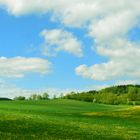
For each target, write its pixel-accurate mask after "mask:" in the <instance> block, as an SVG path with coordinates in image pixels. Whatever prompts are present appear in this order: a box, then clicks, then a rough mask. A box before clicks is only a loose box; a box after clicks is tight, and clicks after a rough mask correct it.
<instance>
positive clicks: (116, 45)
mask: <svg viewBox="0 0 140 140" xmlns="http://www.w3.org/2000/svg"><path fill="white" fill-rule="evenodd" d="M111 43H112V44H109V47H108V48H107V47H104V46H103V47H98V48H97V51H98V53H99V54H101V55H103V56H106V57H108V58H109V59H110V60H109V61H108V62H105V63H101V64H96V65H93V66H90V67H88V66H86V65H81V66H78V67H77V68H76V73H77V74H78V75H81V76H83V77H85V78H90V79H96V80H101V81H102V80H111V79H116V78H121V77H129V78H136V79H139V78H140V73H139V71H140V61H139V60H140V47H139V46H136V44H132V43H131V42H128V41H127V40H121V39H117V40H114V41H113V42H111Z"/></svg>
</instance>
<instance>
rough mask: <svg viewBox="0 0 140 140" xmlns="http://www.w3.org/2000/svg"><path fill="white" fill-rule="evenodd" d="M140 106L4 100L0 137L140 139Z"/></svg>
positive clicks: (12, 139) (0, 111)
mask: <svg viewBox="0 0 140 140" xmlns="http://www.w3.org/2000/svg"><path fill="white" fill-rule="evenodd" d="M139 120H140V107H133V106H111V105H99V104H93V103H86V102H79V101H72V100H51V101H19V102H18V101H1V102H0V140H3V139H4V140H19V139H20V140H24V139H26V140H28V139H29V140H32V139H35V140H47V139H49V140H60V139H62V140H65V139H67V140H70V139H74V140H76V139H77V140H79V139H80V140H85V139H87V140H90V139H91V140H92V139H93V140H96V139H97V140H102V139H104V140H109V139H110V140H112V139H113V140H121V139H122V140H123V139H124V140H130V139H136V140H138V139H140V132H139V130H140V121H139Z"/></svg>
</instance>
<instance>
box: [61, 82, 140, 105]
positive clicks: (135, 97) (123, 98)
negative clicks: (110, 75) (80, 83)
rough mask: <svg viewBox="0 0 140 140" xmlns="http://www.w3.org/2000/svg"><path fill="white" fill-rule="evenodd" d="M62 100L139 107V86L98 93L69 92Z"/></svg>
mask: <svg viewBox="0 0 140 140" xmlns="http://www.w3.org/2000/svg"><path fill="white" fill-rule="evenodd" d="M63 98H64V99H73V100H79V101H87V102H95V103H103V104H112V105H117V104H132V105H135V104H136V105H140V85H121V86H112V87H108V88H105V89H102V90H99V91H96V90H93V91H88V92H80V93H78V92H77V93H76V92H71V93H69V94H67V95H65V96H63Z"/></svg>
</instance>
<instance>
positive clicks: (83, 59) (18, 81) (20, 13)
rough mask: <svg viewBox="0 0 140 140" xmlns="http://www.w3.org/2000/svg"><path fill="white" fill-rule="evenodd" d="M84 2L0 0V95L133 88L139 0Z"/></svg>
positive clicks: (139, 32) (137, 55)
mask: <svg viewBox="0 0 140 140" xmlns="http://www.w3.org/2000/svg"><path fill="white" fill-rule="evenodd" d="M88 1H89V3H86V1H85V0H82V1H80V0H72V1H71V2H66V1H64V0H60V3H59V4H58V3H56V2H51V1H49V0H46V1H45V0H40V3H37V1H35V0H31V1H30V3H29V4H28V6H27V2H26V0H19V1H13V2H12V1H10V0H9V1H8V0H7V1H4V0H0V25H1V26H0V63H1V64H0V69H1V72H0V81H1V82H0V83H1V86H0V87H1V93H0V95H1V96H7V97H14V96H15V95H19V94H20V93H19V92H20V91H22V93H23V94H24V95H25V96H28V94H29V93H31V92H32V91H33V92H36V90H49V91H50V90H52V89H53V92H54V91H55V90H58V89H59V92H61V91H62V92H63V91H65V90H66V91H67V90H68V91H69V90H93V89H98V88H101V87H105V86H110V85H116V84H139V78H140V74H139V71H140V65H139V64H140V62H139V61H138V60H139V59H140V47H139V46H140V45H139V40H140V28H139V27H140V26H139V17H140V15H139V14H138V13H139V9H140V7H139V6H138V5H139V1H137V0H134V1H133V2H132V1H131V0H128V1H127V0H124V3H121V1H120V0H119V1H118V2H116V6H114V4H113V0H108V2H109V3H110V6H109V5H107V4H105V5H104V4H103V3H102V0H101V1H100V2H99V1H97V0H95V1H94V2H93V1H92V0H88ZM43 2H44V5H43V4H42V3H43ZM75 9H77V11H75ZM112 9H115V10H112ZM7 87H10V88H11V87H12V88H11V91H12V92H10V90H8V91H7V90H6V89H7ZM13 91H14V92H16V93H13ZM27 91H28V92H27Z"/></svg>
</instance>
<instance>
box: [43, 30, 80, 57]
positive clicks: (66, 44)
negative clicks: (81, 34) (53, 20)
mask: <svg viewBox="0 0 140 140" xmlns="http://www.w3.org/2000/svg"><path fill="white" fill-rule="evenodd" d="M41 36H42V37H43V38H44V40H45V42H44V45H43V50H42V52H43V54H44V55H48V56H49V55H55V54H56V53H57V52H59V51H65V52H68V53H70V54H74V55H76V56H79V57H81V56H82V55H83V53H82V43H81V42H80V41H78V39H77V38H76V37H74V35H73V34H72V33H70V32H67V31H64V30H61V29H53V30H43V31H42V32H41Z"/></svg>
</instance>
